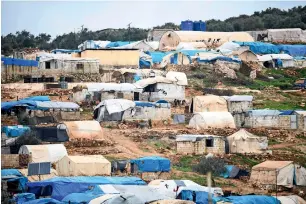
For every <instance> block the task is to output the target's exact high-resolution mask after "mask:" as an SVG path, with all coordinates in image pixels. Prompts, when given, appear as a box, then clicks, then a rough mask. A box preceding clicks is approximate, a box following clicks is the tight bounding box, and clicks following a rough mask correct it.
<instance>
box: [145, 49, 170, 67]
mask: <svg viewBox="0 0 306 204" xmlns="http://www.w3.org/2000/svg"><path fill="white" fill-rule="evenodd" d="M145 53H146V54H148V55H150V56H151V57H152V63H153V64H156V63H161V61H162V60H163V58H164V57H165V56H166V55H167V52H149V51H147V52H145Z"/></svg>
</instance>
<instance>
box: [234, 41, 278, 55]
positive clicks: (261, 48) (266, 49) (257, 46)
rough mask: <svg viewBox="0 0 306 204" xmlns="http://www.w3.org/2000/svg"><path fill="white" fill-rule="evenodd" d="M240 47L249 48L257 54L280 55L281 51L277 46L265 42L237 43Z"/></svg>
mask: <svg viewBox="0 0 306 204" xmlns="http://www.w3.org/2000/svg"><path fill="white" fill-rule="evenodd" d="M235 43H237V44H239V45H240V46H247V47H249V48H250V50H251V51H252V52H254V53H255V54H279V53H280V50H279V48H278V47H277V46H276V45H273V44H271V43H263V42H236V41H235Z"/></svg>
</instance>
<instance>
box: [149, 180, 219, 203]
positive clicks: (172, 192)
mask: <svg viewBox="0 0 306 204" xmlns="http://www.w3.org/2000/svg"><path fill="white" fill-rule="evenodd" d="M148 186H150V187H152V188H155V189H157V190H158V192H160V193H161V194H164V195H167V196H169V197H170V198H173V199H174V198H176V196H177V195H178V194H179V193H180V192H181V191H182V190H194V191H204V192H209V188H208V187H206V186H201V185H199V184H197V183H195V182H193V181H190V180H154V181H151V182H150V183H149V184H148ZM176 190H177V192H176ZM211 193H213V194H214V195H223V191H222V189H221V188H218V187H216V188H211Z"/></svg>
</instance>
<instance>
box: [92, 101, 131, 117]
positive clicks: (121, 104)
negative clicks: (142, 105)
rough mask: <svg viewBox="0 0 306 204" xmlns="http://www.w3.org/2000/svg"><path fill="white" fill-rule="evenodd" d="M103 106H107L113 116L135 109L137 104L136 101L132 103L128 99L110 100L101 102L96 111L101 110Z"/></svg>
mask: <svg viewBox="0 0 306 204" xmlns="http://www.w3.org/2000/svg"><path fill="white" fill-rule="evenodd" d="M102 106H105V107H106V109H107V111H108V113H109V114H112V113H118V112H122V111H125V110H127V109H129V108H133V107H135V106H136V104H135V102H134V101H130V100H127V99H108V100H104V101H101V102H100V103H99V104H98V105H97V106H96V108H95V109H97V108H100V107H102Z"/></svg>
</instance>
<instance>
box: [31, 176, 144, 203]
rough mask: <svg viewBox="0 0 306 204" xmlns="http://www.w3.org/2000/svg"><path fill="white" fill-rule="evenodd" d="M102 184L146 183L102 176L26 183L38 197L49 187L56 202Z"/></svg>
mask: <svg viewBox="0 0 306 204" xmlns="http://www.w3.org/2000/svg"><path fill="white" fill-rule="evenodd" d="M103 184H118V185H119V184H121V185H146V183H145V182H144V181H143V180H141V179H140V178H137V177H102V176H92V177H86V176H76V177H55V178H52V179H48V180H44V181H37V182H31V183H27V186H28V192H30V193H34V194H35V195H36V196H39V195H40V193H41V190H42V188H43V187H46V186H51V187H52V195H51V197H52V198H54V199H56V200H62V199H63V198H64V197H65V196H67V195H69V194H71V193H81V192H85V191H87V190H88V189H89V187H90V186H96V185H103Z"/></svg>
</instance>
